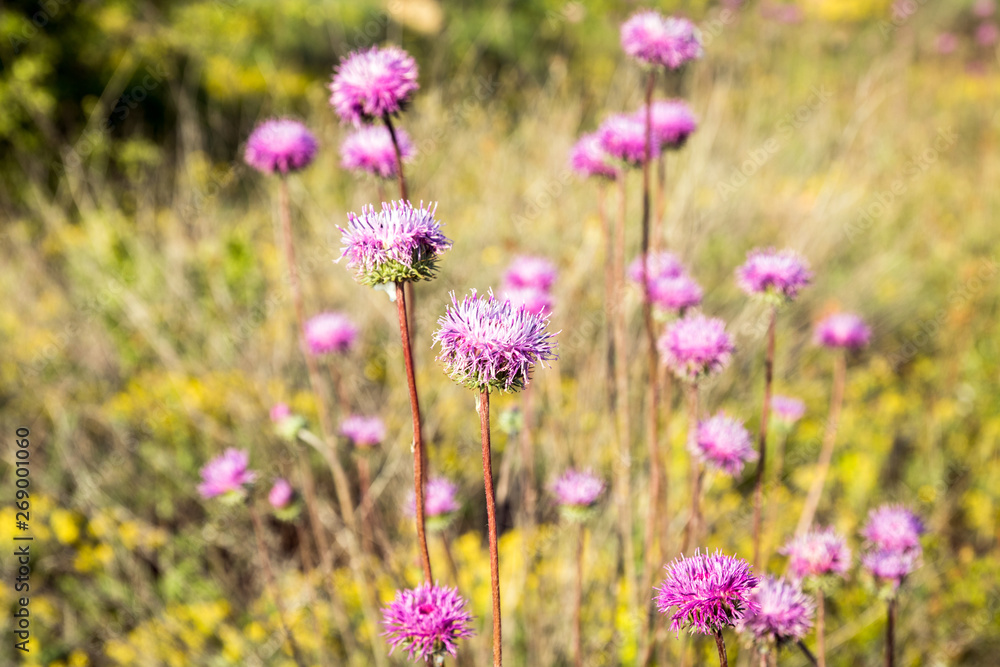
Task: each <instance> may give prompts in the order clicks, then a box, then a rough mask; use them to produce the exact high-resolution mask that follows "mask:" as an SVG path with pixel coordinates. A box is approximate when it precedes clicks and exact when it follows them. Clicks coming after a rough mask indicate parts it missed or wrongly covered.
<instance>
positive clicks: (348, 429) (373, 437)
mask: <svg viewBox="0 0 1000 667" xmlns="http://www.w3.org/2000/svg"><path fill="white" fill-rule="evenodd" d="M340 434H341V435H342V436H344V437H345V438H348V439H349V440H350V441H351V442H353V443H354V446H355V447H374V446H375V445H377V444H379V443H380V442H382V441H383V440H385V424H384V423H382V420H381V419H379V418H378V417H361V416H359V415H351V416H350V417H348V418H347V419H345V420H344V421H343V422H341V423H340Z"/></svg>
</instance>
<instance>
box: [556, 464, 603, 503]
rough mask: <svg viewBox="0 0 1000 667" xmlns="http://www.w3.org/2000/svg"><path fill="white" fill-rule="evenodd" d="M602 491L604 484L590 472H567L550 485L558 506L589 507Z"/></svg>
mask: <svg viewBox="0 0 1000 667" xmlns="http://www.w3.org/2000/svg"><path fill="white" fill-rule="evenodd" d="M603 491H604V482H603V481H602V480H601V478H600V477H598V476H596V475H595V474H593V473H592V472H591V471H589V470H586V471H582V472H581V471H577V470H567V471H566V472H565V473H563V475H562V477H560V478H559V479H557V480H556V481H555V483H554V484H553V485H552V492H553V493H554V494H555V495H556V499H557V500H558V501H559V504H560V505H573V506H576V507H590V506H591V505H593V504H594V503H596V502H597V499H598V498H599V497H600V496H601V493H603Z"/></svg>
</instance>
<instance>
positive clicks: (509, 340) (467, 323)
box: [434, 290, 556, 391]
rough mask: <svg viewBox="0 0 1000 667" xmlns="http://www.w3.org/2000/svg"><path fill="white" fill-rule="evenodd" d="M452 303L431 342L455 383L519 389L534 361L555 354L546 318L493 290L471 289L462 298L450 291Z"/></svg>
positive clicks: (543, 360) (439, 321)
mask: <svg viewBox="0 0 1000 667" xmlns="http://www.w3.org/2000/svg"><path fill="white" fill-rule="evenodd" d="M451 304H452V305H451V307H450V308H448V309H447V310H446V311H445V314H444V315H443V316H442V317H441V318H440V319H439V320H438V324H439V325H440V328H439V329H438V330H437V331H436V332H434V342H435V344H437V345H440V346H441V353H440V354H439V355H438V360H439V361H442V362H444V365H445V372H446V373H447V374H448V376H449V377H451V379H452V380H454V381H455V382H458V383H459V384H464V385H466V386H468V387H470V388H472V389H477V390H480V391H487V390H489V389H499V390H501V391H511V390H512V389H514V390H518V389H523V388H524V386H525V385H526V384H527V383H528V382H529V380H530V372H531V368H532V367H533V366H534V365H535V364H536V363H540V364H542V365H543V366H544V365H545V362H546V361H549V360H553V359H555V358H556V355H555V350H554V347H555V346H554V342H553V341H552V334H551V333H549V332H548V331H547V330H546V325H547V324H548V318H547V317H545V316H542V315H537V314H535V313H531V312H528V309H527V308H525V307H523V306H520V307H518V306H515V305H513V304H512V303H511V302H510V301H508V300H506V299H498V298H497V297H495V296H494V295H493V292H492V290H491V291H490V293H489V295H488V296H487V295H482V296H480V295H477V294H476V291H475V290H473V291H472V294H470V295H467V296H465V297H464V298H463V299H462V301H461V302H459V301H458V300H457V299H456V298H455V294H454V292H453V293H452V295H451Z"/></svg>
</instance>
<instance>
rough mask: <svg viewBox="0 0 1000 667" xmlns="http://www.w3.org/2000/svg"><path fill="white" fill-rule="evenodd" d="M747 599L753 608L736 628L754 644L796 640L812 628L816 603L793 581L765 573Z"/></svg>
mask: <svg viewBox="0 0 1000 667" xmlns="http://www.w3.org/2000/svg"><path fill="white" fill-rule="evenodd" d="M751 598H752V600H753V601H754V602H756V603H757V609H756V610H755V611H751V612H750V613H748V614H747V615H746V616H744V617H743V620H742V621H740V624H739V629H740V631H741V632H745V633H747V634H749V635H750V636H751V637H753V638H754V640H755V641H756V642H758V643H761V644H764V643H772V642H773V643H776V644H778V645H779V646H780V645H782V644H786V643H788V642H797V641H798V640H800V639H802V638H803V637H805V636H806V635H807V634H808V633H809V630H810V629H811V628H812V625H813V614H815V613H816V603H815V602H813V599H812V598H811V597H810V596H808V595H806V594H805V593H803V592H802V589H801V588H800V587H799V585H798V584H796V583H794V582H790V581H786V580H785V579H781V578H777V577H772V576H770V575H769V576H766V577H764V578H763V579H761V580H760V585H759V586H757V588H755V589H754V591H753V593H751Z"/></svg>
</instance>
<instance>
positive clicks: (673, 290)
mask: <svg viewBox="0 0 1000 667" xmlns="http://www.w3.org/2000/svg"><path fill="white" fill-rule="evenodd" d="M642 259H643V258H642V256H639V257H636V258H635V259H634V260H633V261H632V263H631V264H630V265H629V269H628V274H629V277H630V278H631V279H632V280H634V281H635V282H637V283H639V284H642V279H643V276H645V275H646V274H647V273H648V274H649V280H648V283H649V287H648V289H649V300H650V302H651V303H652V304H653V305H654V306H656V307H657V308H658V309H660V310H662V311H664V312H666V313H679V314H681V315H683V314H684V312H685V311H686V310H687V309H688V308H694V307H695V306H698V305H700V304H701V299H702V290H701V286H700V285H699V284H698V283H697V282H696V281H695V280H694V278H692V277H691V276H690V275H689V274H688V272H687V271H686V270H685V269H684V267H683V266H682V265H681V263H680V260H678V259H677V257H676V256H675V255H674V254H673V253H671V252H656V253H649V255H648V256H647V258H646V267H645V268H643V261H642Z"/></svg>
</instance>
